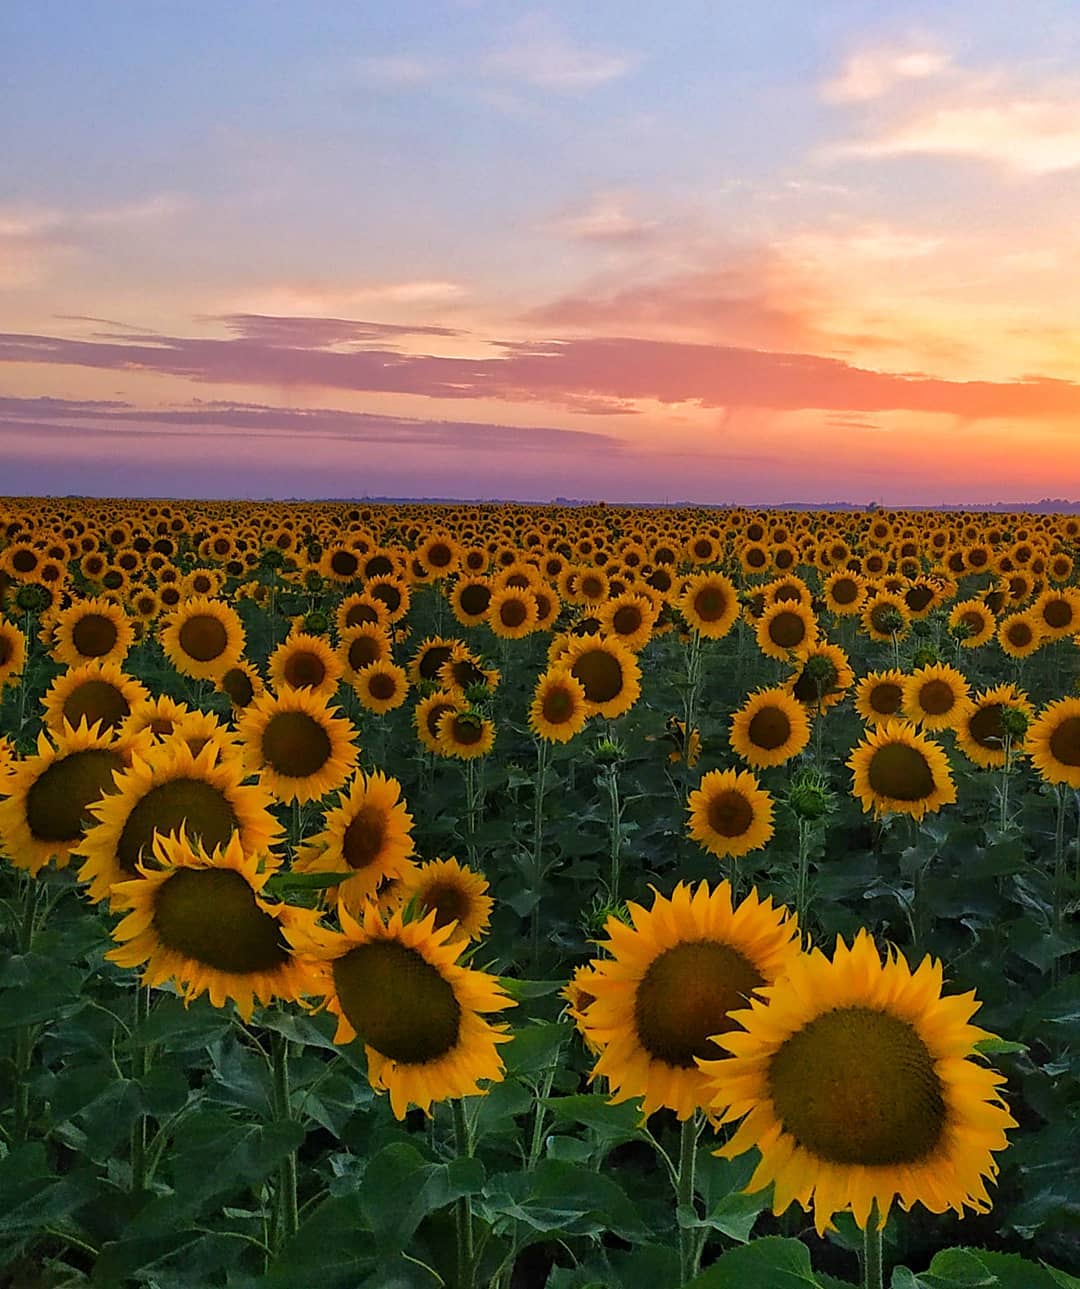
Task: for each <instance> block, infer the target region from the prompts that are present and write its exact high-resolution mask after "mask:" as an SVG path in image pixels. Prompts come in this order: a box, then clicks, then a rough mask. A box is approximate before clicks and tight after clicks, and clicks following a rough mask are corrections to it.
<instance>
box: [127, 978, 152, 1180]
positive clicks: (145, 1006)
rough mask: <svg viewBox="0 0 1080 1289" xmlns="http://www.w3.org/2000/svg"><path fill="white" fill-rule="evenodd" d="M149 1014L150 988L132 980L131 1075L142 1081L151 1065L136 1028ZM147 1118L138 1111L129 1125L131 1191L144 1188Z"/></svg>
mask: <svg viewBox="0 0 1080 1289" xmlns="http://www.w3.org/2000/svg"><path fill="white" fill-rule="evenodd" d="M149 1015H150V990H149V989H144V988H143V986H142V985H141V984H140V983H139V982H138V981H136V982H135V1020H134V1023H133V1025H132V1027H131V1035H132V1040H133V1043H134V1050H133V1052H132V1054H131V1077H132V1078H133V1079H134V1080H135V1082H136V1083H138V1084H140V1091H141V1084H142V1081H143V1079H145V1078H146V1075H147V1072H148V1071H149V1068H150V1053H149V1051H148V1050H147V1047H146V1044H145V1043H144V1042H143V1041H142V1039H141V1038H140V1037H139V1031H140V1030H141V1029H142V1028H143V1026H144V1025H145V1024H146V1021H147V1019H148V1017H149ZM148 1126H149V1119H148V1118H147V1116H146V1115H145V1114H140V1115H139V1117H138V1118H137V1119H136V1120H135V1122H134V1124H133V1125H132V1128H131V1193H132V1194H133V1195H139V1194H141V1193H142V1192H143V1191H144V1190H145V1189H146V1133H147V1128H148Z"/></svg>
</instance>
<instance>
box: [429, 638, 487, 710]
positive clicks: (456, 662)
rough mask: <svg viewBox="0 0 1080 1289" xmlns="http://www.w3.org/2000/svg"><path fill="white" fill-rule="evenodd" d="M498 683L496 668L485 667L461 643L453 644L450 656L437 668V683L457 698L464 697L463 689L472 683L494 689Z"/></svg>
mask: <svg viewBox="0 0 1080 1289" xmlns="http://www.w3.org/2000/svg"><path fill="white" fill-rule="evenodd" d="M498 683H499V672H498V670H497V669H496V668H494V667H485V666H484V664H483V661H482V660H481V659H480V658H478V657H477V656H476V654H474V653H473V652H472V650H471V649H468V648H467V647H466V646H465V645H463V644H457V645H455V646H454V650H453V652H452V653H451V655H450V657H449V658H448V659H447V660H446V662H444V663H443V665H442V666H441V667H440V668H439V684H440V685H441V686H442V688H443V689H445V690H446V691H447V692H448V693H451V694H454V695H456V696H457V697H458V698H464V696H465V691H466V690H467V689H470V688H471V687H472V686H473V685H486V686H487V687H488V688H489V689H494V688H495V687H496V686H497V685H498Z"/></svg>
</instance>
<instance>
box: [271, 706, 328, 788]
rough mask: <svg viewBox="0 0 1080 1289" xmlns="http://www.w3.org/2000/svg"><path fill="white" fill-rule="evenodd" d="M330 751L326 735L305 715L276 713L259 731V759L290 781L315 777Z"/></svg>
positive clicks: (313, 719) (316, 722)
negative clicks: (260, 741)
mask: <svg viewBox="0 0 1080 1289" xmlns="http://www.w3.org/2000/svg"><path fill="white" fill-rule="evenodd" d="M332 750H333V749H332V747H331V744H330V735H329V734H327V732H326V730H325V729H323V727H322V725H320V724H319V722H318V721H317V720H316V719H315V717H314V716H309V715H308V713H307V712H276V713H275V714H274V715H273V716H271V717H270V719H269V720H268V721H267V723H266V728H265V729H264V730H263V736H262V753H263V759H264V760H265V761H266V763H267V764H268V765H269V766H270V768H271V769H272V770H274V771H276V773H278V774H283V775H285V776H286V777H288V778H290V779H306V778H307V777H308V775H311V774H317V773H318V772H319V771H320V770H321V769H322V768H323V766H324V765H325V764H326V763H327V761H329V759H330V753H331V751H332Z"/></svg>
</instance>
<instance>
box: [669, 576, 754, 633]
mask: <svg viewBox="0 0 1080 1289" xmlns="http://www.w3.org/2000/svg"><path fill="white" fill-rule="evenodd" d="M675 607H676V608H677V609H678V610H679V612H680V613H681V614H682V616H683V618H684V619H685V621H686V624H687V625H688V626H689V627H690V628H691V630H693V631H696V632H697V633H698V635H701V636H704V637H705V638H706V639H707V640H718V639H720V637H721V636H726V635H727V633H728V632H729V631H730V630H731V628H732V627H733V626H734V625H735V619H736V618H737V617H738V616H739V594H738V592H737V591H736V590H735V584H734V582H732V581H731V579H730V578H728V577H725V576H724V575H723V573H698V574H695V575H694V576H693V577H689V578H687V580H686V583H685V585H684V586H683V589H682V593H681V594H680V595H679V597H678V599H677V600H676V601H675Z"/></svg>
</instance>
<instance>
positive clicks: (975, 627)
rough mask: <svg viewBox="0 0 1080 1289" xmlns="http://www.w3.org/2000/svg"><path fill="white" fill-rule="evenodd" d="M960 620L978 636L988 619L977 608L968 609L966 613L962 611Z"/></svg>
mask: <svg viewBox="0 0 1080 1289" xmlns="http://www.w3.org/2000/svg"><path fill="white" fill-rule="evenodd" d="M960 621H961V622H962V623H963V624H964V626H965V627H967V629H968V630H969V631H970V632H971V633H972V635H976V636H977V635H978V634H979V632H980V631H982V629H983V628H984V627H985V626H986V619H985V618H984V617H983V615H982V614H981V613H979V612H978V610H976V609H968V610H967V611H966V612H965V613H962V614H961V615H960Z"/></svg>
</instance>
